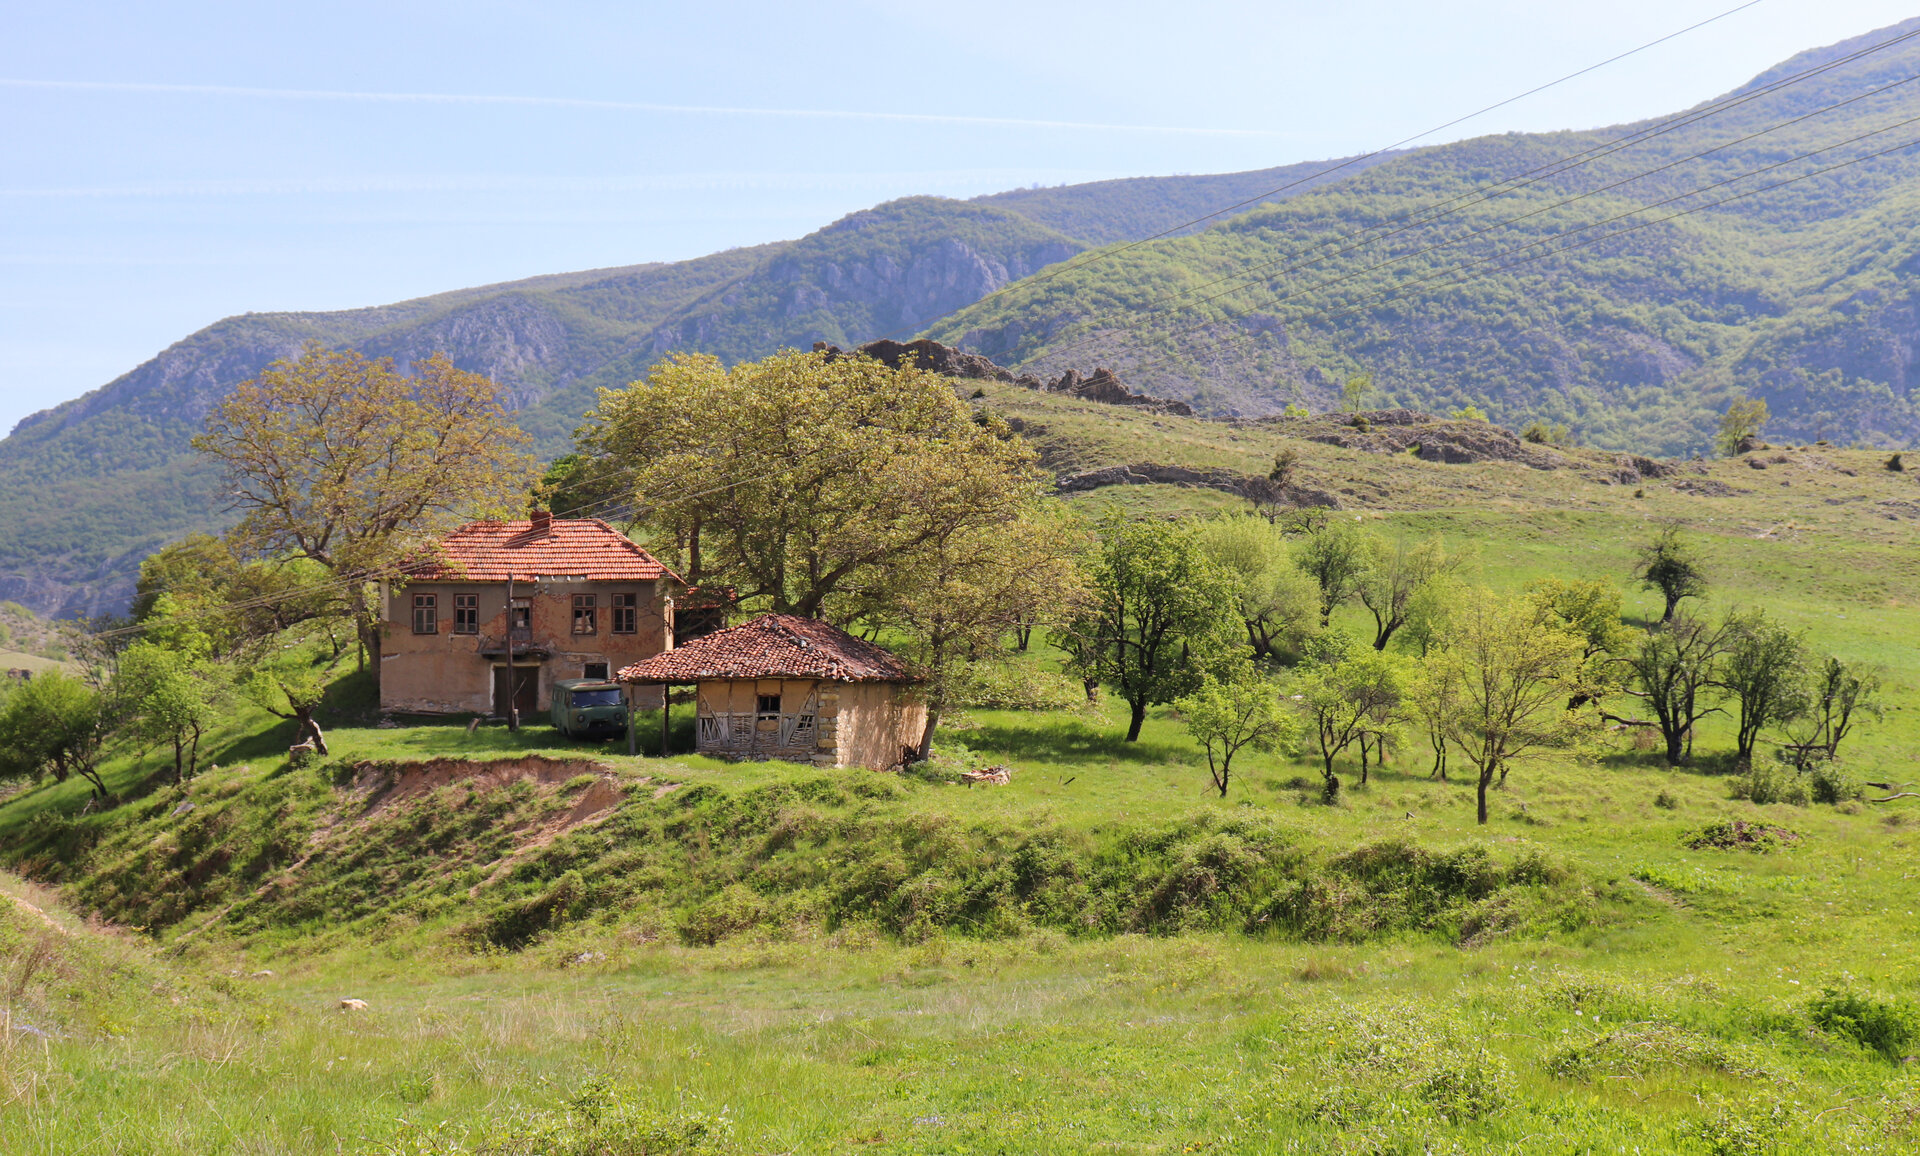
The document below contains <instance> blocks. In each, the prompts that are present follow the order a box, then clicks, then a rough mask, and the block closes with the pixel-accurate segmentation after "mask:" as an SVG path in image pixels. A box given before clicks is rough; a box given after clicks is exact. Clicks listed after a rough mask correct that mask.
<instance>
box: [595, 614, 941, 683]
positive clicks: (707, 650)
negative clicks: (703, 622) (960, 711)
mask: <svg viewBox="0 0 1920 1156" xmlns="http://www.w3.org/2000/svg"><path fill="white" fill-rule="evenodd" d="M730 678H817V679H822V680H824V681H827V682H915V681H918V679H917V676H916V675H915V674H914V673H913V671H912V670H910V669H909V668H908V667H907V664H906V663H904V662H902V661H901V660H900V659H899V658H898V657H896V656H895V655H894V654H892V653H891V652H890V651H887V650H884V649H882V648H881V647H878V646H875V645H874V644H873V643H871V642H867V641H865V640H863V639H859V638H855V637H854V636H853V635H851V634H848V633H847V632H846V631H844V630H841V629H840V628H838V627H836V626H830V625H828V624H827V623H825V622H821V621H819V620H818V619H814V618H797V617H795V616H794V615H791V614H767V615H763V616H761V617H759V618H756V619H754V620H753V621H752V622H748V623H744V624H742V625H740V626H733V627H729V628H728V629H726V630H716V631H714V632H713V633H712V634H709V635H706V636H704V637H702V638H696V639H694V640H693V641H692V642H689V643H687V644H686V645H685V646H678V647H675V648H674V649H672V650H665V651H661V652H660V653H659V654H656V655H654V656H653V657H652V658H649V659H647V660H646V661H645V662H637V663H635V664H634V665H632V666H629V667H627V668H626V669H625V670H622V671H621V672H620V681H622V682H704V681H707V680H709V679H730Z"/></svg>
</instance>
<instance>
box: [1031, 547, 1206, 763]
mask: <svg viewBox="0 0 1920 1156" xmlns="http://www.w3.org/2000/svg"><path fill="white" fill-rule="evenodd" d="M1082 582H1083V584H1084V586H1085V588H1086V590H1087V597H1086V600H1085V602H1084V603H1083V605H1082V606H1081V608H1080V611H1079V613H1077V614H1076V615H1075V616H1074V617H1073V619H1072V620H1071V621H1070V622H1069V623H1068V624H1067V625H1066V627H1065V628H1064V629H1063V630H1062V631H1061V632H1060V635H1059V637H1058V638H1057V640H1056V641H1057V643H1058V644H1059V646H1060V648H1061V649H1062V650H1065V651H1066V652H1067V653H1068V654H1069V655H1070V656H1072V666H1073V668H1074V670H1075V671H1076V672H1077V673H1079V674H1080V675H1081V676H1082V677H1083V678H1086V679H1089V680H1091V681H1093V682H1097V683H1100V684H1104V685H1106V686H1109V687H1111V688H1112V689H1113V691H1114V693H1115V694H1118V695H1119V696H1120V697H1121V698H1123V699H1125V700H1126V701H1127V705H1128V707H1129V708H1130V710H1131V715H1130V718H1129V721H1128V723H1127V741H1128V742H1135V741H1137V740H1138V739H1139V738H1140V727H1141V724H1142V723H1144V722H1145V721H1146V717H1147V707H1148V706H1151V705H1153V704H1156V703H1165V702H1172V701H1173V700H1174V699H1176V698H1179V697H1180V696H1182V695H1185V694H1190V693H1192V692H1193V691H1195V690H1197V689H1199V687H1200V685H1201V684H1202V683H1203V682H1205V681H1206V677H1207V675H1208V674H1212V673H1216V672H1219V671H1222V670H1225V669H1229V668H1230V667H1231V665H1232V664H1233V663H1235V662H1239V661H1244V654H1243V652H1242V650H1241V648H1240V646H1239V635H1240V627H1241V622H1240V618H1239V615H1238V613H1237V612H1236V609H1235V606H1236V602H1235V598H1234V588H1233V579H1232V578H1231V577H1230V576H1229V575H1228V574H1227V573H1226V572H1225V571H1223V570H1222V569H1221V568H1220V567H1219V566H1217V565H1215V564H1214V562H1213V561H1212V560H1211V559H1209V558H1208V557H1207V555H1206V553H1205V551H1203V550H1202V549H1201V548H1200V544H1199V542H1198V540H1197V535H1196V533H1195V531H1194V529H1193V528H1192V527H1189V526H1184V525H1179V524H1176V523H1173V522H1164V521H1152V522H1128V521H1126V520H1124V519H1123V518H1122V517H1121V515H1120V514H1119V513H1118V512H1117V511H1116V512H1114V513H1112V514H1109V515H1108V516H1107V518H1106V519H1105V520H1104V521H1103V522H1102V523H1101V524H1100V529H1099V535H1098V541H1097V542H1096V544H1095V546H1094V549H1093V551H1092V552H1091V554H1090V556H1089V557H1088V558H1087V559H1086V560H1085V562H1084V565H1083V577H1082Z"/></svg>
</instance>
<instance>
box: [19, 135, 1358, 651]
mask: <svg viewBox="0 0 1920 1156" xmlns="http://www.w3.org/2000/svg"><path fill="white" fill-rule="evenodd" d="M1333 163H1337V162H1333ZM1308 167H1309V166H1292V167H1289V168H1283V169H1274V170H1263V171H1260V172H1252V173H1240V174H1229V175H1227V176H1208V177H1192V178H1189V177H1155V178H1143V179H1139V180H1129V181H1108V182H1102V183H1098V184H1092V185H1082V186H1070V187H1065V188H1056V189H1044V190H1027V191H1022V192H1018V193H1010V194H1002V195H1001V196H999V197H987V198H982V199H981V200H979V201H977V202H961V201H952V200H946V199H944V198H939V197H911V198H906V199H904V200H900V201H894V202H891V203H889V204H885V205H881V206H878V207H876V208H873V209H869V210H865V211H863V212H859V213H854V214H851V215H849V216H847V217H845V218H843V219H842V220H840V221H837V222H835V223H834V224H832V225H830V226H828V227H826V228H824V229H821V230H819V231H818V232H816V233H813V234H811V235H810V236H807V237H804V238H802V239H800V240H798V241H792V242H779V243H775V244H770V245H762V246H757V247H754V248H746V249H732V250H728V251H726V252H723V253H715V254H713V255H711V256H707V257H701V258H698V259H696V260H692V261H682V262H678V263H673V264H653V265H636V266H629V267H625V268H612V269H598V270H589V271H585V272H580V273H566V274H558V275H554V276H546V277H535V278H531V279H528V280H525V281H515V282H510V283H506V284H501V285H488V286H482V287H479V288H474V289H462V290H457V291H455V292H451V293H443V294H439V295H436V296H432V297H423V298H419V299H417V300H414V301H405V302H400V303H398V304H394V305H387V306H381V307H377V308H371V309H354V310H346V311H342V312H336V313H252V314H246V315H244V316H240V317H230V318H227V319H226V320H224V321H220V322H218V323H216V324H214V325H210V326H208V327H207V328H206V329H203V330H201V331H200V332H198V333H195V334H193V335H191V336H189V337H186V338H184V339H182V340H181V341H179V342H178V343H176V344H174V345H173V346H171V347H169V348H168V349H166V350H164V351H163V352H161V353H160V355H159V356H157V357H155V358H154V359H153V360H151V361H149V362H147V363H146V364H144V365H141V366H139V367H138V368H136V369H134V370H133V371H132V372H130V373H127V374H125V375H124V376H122V377H120V378H118V379H116V380H114V381H113V382H111V383H109V384H108V385H106V386H104V387H102V388H101V389H98V390H95V391H93V392H92V393H89V394H87V395H86V396H84V397H81V398H77V399H75V400H74V401H70V402H68V403H66V404H64V405H61V406H57V407H55V408H53V409H50V410H47V411H44V412H42V413H38V414H35V415H33V416H32V417H29V418H27V419H26V420H24V421H22V422H21V423H20V424H19V425H18V426H17V427H16V428H15V429H14V431H13V434H12V436H10V437H8V438H7V439H5V440H4V441H0V599H13V600H15V601H19V602H21V603H24V604H26V605H28V606H31V607H32V608H34V609H35V610H37V611H40V612H41V613H44V614H61V615H88V614H95V613H100V612H103V611H111V610H114V609H117V608H119V607H121V606H124V605H125V603H126V600H127V598H128V596H129V593H130V591H131V589H132V578H133V574H134V572H135V570H136V568H137V567H138V564H139V560H140V559H141V558H142V557H144V556H145V555H146V554H148V553H150V552H151V551H152V550H154V549H155V548H156V547H158V546H159V545H161V544H162V543H164V542H166V541H168V540H171V539H173V538H176V537H179V536H180V535H181V534H184V533H187V532H189V531H193V530H203V529H210V528H213V527H215V526H217V525H219V524H220V519H221V514H220V511H219V509H218V505H219V503H218V502H217V500H215V499H214V498H213V493H214V489H215V486H216V481H217V480H216V478H215V477H214V476H213V474H212V473H211V472H210V471H209V470H208V469H207V468H206V467H205V465H204V464H203V463H201V462H199V461H198V460H197V459H196V458H195V457H194V456H193V455H192V453H191V452H190V451H189V450H188V448H187V439H188V438H189V437H191V436H192V434H193V433H194V432H196V431H197V430H198V429H199V428H200V425H201V423H202V422H203V421H204V420H205V417H206V414H207V412H208V410H209V409H210V408H211V407H212V406H213V405H214V403H215V402H216V401H217V400H218V399H219V398H220V397H222V396H224V395H225V393H226V391H227V390H229V389H231V388H232V387H233V386H235V385H237V384H239V383H240V382H242V381H244V380H246V379H247V378H249V377H251V376H253V375H254V374H255V373H257V372H259V371H260V369H262V368H263V367H265V366H266V365H267V364H268V363H269V362H271V361H273V360H275V359H277V358H281V357H286V356H288V355H290V354H293V353H296V352H298V351H299V349H300V347H301V346H302V345H303V344H304V343H305V342H308V341H319V342H323V343H325V344H327V345H330V346H335V347H350V348H354V349H358V350H361V351H363V352H365V353H368V354H373V355H385V356H391V357H393V358H394V359H395V360H396V361H397V362H400V363H402V364H405V363H407V362H410V361H412V360H414V359H416V358H420V357H423V356H426V355H427V354H430V353H433V352H435V351H441V350H444V351H446V352H448V353H450V354H451V355H452V356H453V358H454V360H455V361H456V362H457V363H458V364H459V365H461V366H462V367H463V368H467V369H473V370H477V371H479V372H482V373H485V374H487V375H489V376H491V377H493V378H494V379H495V380H497V381H499V382H500V383H501V384H502V385H503V386H505V387H506V390H507V392H508V395H509V397H510V399H511V401H512V404H513V406H514V407H515V409H516V410H517V411H518V416H519V420H520V421H521V423H522V424H523V425H524V426H525V427H526V428H527V429H528V430H529V431H530V432H531V433H533V434H534V435H535V438H536V439H537V441H538V443H539V446H540V448H541V449H542V450H545V451H548V452H558V451H559V450H560V448H561V447H563V446H564V445H565V443H566V439H567V436H568V435H569V434H570V433H571V432H572V430H573V428H574V426H575V425H576V424H577V423H578V421H579V418H580V415H581V414H582V413H584V412H585V411H586V410H587V409H588V408H589V407H590V406H591V405H592V401H593V396H594V390H595V389H596V388H598V387H601V386H610V385H621V384H624V383H626V382H628V381H631V380H633V379H634V378H636V377H638V376H640V375H641V374H642V373H643V372H645V370H646V368H647V366H649V365H651V364H652V363H653V362H655V361H657V360H659V358H660V357H661V356H662V355H663V354H665V353H667V352H669V351H671V350H675V349H691V350H698V351H702V352H710V353H717V354H720V355H722V356H725V357H727V358H729V359H739V358H752V357H759V356H764V355H765V354H768V353H771V352H773V351H774V350H776V349H779V348H781V347H783V346H789V345H793V346H800V347H802V348H804V347H806V346H807V345H809V344H811V343H812V342H814V341H830V342H834V343H837V344H857V343H859V342H862V341H866V340H869V339H871V338H874V337H878V336H881V335H883V334H889V333H895V334H898V335H905V334H908V333H910V332H912V331H913V330H915V329H918V328H920V327H921V326H923V325H925V324H926V323H927V322H929V321H931V320H932V319H933V318H935V317H938V316H939V315H941V314H943V313H946V312H949V311H951V310H954V309H958V308H960V307H962V306H964V305H967V304H968V303H970V302H972V301H975V300H977V299H978V298H979V297H981V296H982V295H984V294H987V293H990V292H993V291H994V290H996V289H1000V288H1002V287H1004V286H1006V285H1007V284H1009V283H1011V282H1013V281H1016V280H1018V279H1019V278H1022V277H1025V276H1027V275H1028V274H1030V273H1032V272H1034V271H1035V270H1037V269H1039V268H1041V267H1042V266H1044V265H1046V264H1049V263H1052V262H1055V261H1059V260H1061V259H1063V258H1066V257H1069V256H1072V255H1073V254H1076V253H1079V252H1082V251H1084V250H1085V249H1087V248H1088V247H1089V246H1090V245H1091V244H1094V243H1104V242H1107V241H1111V240H1116V239H1121V240H1124V239H1128V238H1132V237H1144V236H1149V235H1151V234H1153V233H1156V232H1160V231H1162V230H1165V229H1168V228H1171V227H1173V226H1177V225H1179V224H1180V223H1181V222H1183V221H1186V220H1188V219H1190V218H1191V217H1192V216H1194V215H1197V214H1198V213H1200V212H1205V211H1208V210H1209V209H1212V208H1218V207H1220V205H1222V204H1226V203H1231V201H1234V200H1242V199H1245V198H1246V197H1248V196H1253V195H1257V194H1258V193H1260V192H1262V191H1264V190H1269V189H1274V188H1278V187H1280V186H1282V185H1286V184H1288V183H1289V182H1290V181H1293V180H1296V179H1298V177H1299V176H1300V173H1299V171H1298V170H1301V169H1304V168H1308ZM1320 167H1325V166H1324V165H1323V166H1320ZM1364 167H1365V165H1364V164H1354V165H1351V166H1349V167H1348V168H1345V169H1343V170H1341V171H1342V173H1343V174H1344V173H1347V172H1355V171H1359V170H1360V169H1362V168H1364ZM1303 187H1304V186H1303ZM1292 191H1293V190H1289V192H1290V193H1291V192H1292ZM1048 222H1058V224H1059V225H1062V226H1067V227H1069V228H1088V229H1090V230H1091V232H1092V236H1090V237H1088V238H1084V239H1083V238H1080V237H1078V236H1075V235H1072V234H1071V233H1070V232H1069V231H1063V229H1062V228H1060V227H1056V226H1055V225H1053V224H1049V223H1048Z"/></svg>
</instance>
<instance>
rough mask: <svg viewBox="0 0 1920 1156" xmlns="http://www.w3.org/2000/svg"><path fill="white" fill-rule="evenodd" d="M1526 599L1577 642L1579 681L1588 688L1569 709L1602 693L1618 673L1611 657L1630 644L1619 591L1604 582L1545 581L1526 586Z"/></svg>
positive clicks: (1569, 704)
mask: <svg viewBox="0 0 1920 1156" xmlns="http://www.w3.org/2000/svg"><path fill="white" fill-rule="evenodd" d="M1527 597H1528V598H1530V599H1532V600H1533V604H1534V605H1535V606H1537V607H1539V609H1540V611H1541V612H1542V613H1544V614H1546V615H1547V616H1548V618H1549V619H1551V620H1552V621H1553V622H1554V623H1555V624H1556V625H1558V626H1559V627H1560V629H1562V630H1564V631H1566V632H1567V633H1568V634H1571V635H1573V636H1574V637H1576V638H1578V639H1580V643H1581V645H1580V678H1581V682H1582V684H1583V686H1584V687H1586V688H1587V689H1586V690H1584V691H1583V692H1582V694H1581V696H1580V697H1579V698H1577V699H1576V700H1574V701H1570V702H1569V703H1568V704H1567V706H1568V708H1569V709H1572V708H1575V707H1580V706H1584V705H1586V704H1587V702H1589V701H1591V700H1592V698H1594V697H1598V696H1599V695H1601V694H1604V693H1605V691H1606V689H1607V688H1608V687H1609V686H1611V685H1612V683H1613V682H1614V678H1615V672H1616V671H1617V670H1618V664H1617V663H1615V662H1614V661H1613V656H1614V655H1616V654H1618V653H1620V652H1621V651H1622V650H1624V649H1625V648H1627V647H1628V646H1630V645H1632V642H1633V635H1632V632H1630V631H1629V630H1628V629H1627V628H1626V625H1625V624H1624V623H1623V622H1622V621H1621V619H1620V600H1621V596H1620V588H1619V587H1618V586H1615V585H1614V584H1613V583H1611V582H1607V581H1604V580H1597V581H1580V580H1568V579H1565V578H1547V579H1544V580H1542V581H1539V582H1535V583H1534V584H1533V585H1531V586H1529V587H1527Z"/></svg>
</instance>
